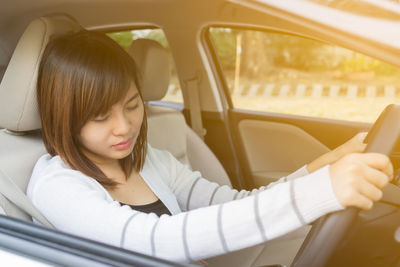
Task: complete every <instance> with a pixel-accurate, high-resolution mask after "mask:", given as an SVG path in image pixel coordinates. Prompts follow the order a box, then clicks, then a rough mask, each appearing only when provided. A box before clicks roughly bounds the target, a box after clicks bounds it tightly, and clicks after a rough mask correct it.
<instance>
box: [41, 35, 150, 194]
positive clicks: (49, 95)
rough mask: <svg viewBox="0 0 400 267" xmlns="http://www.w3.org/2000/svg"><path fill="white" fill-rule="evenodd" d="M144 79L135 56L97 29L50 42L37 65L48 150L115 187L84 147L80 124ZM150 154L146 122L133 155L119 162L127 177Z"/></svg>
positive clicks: (43, 124) (44, 139)
mask: <svg viewBox="0 0 400 267" xmlns="http://www.w3.org/2000/svg"><path fill="white" fill-rule="evenodd" d="M132 82H133V83H134V84H135V85H136V88H138V91H139V95H140V98H141V101H143V98H142V94H141V92H140V82H139V77H138V71H137V69H136V65H135V62H134V60H133V59H132V58H131V57H130V56H129V54H128V53H127V52H126V51H125V50H124V49H123V48H121V47H120V46H119V45H118V44H117V43H116V42H114V41H113V40H111V39H110V38H108V37H107V36H106V35H104V34H102V33H97V32H90V31H86V30H85V31H80V32H77V33H74V34H69V35H64V36H59V37H57V38H54V39H52V40H50V41H49V43H48V45H47V47H46V49H45V51H44V53H43V56H42V59H41V62H40V66H39V73H38V81H37V101H38V106H39V113H40V118H41V122H42V137H43V141H44V144H45V147H46V150H47V152H48V153H49V154H50V155H52V156H55V155H59V156H60V157H61V159H62V160H63V161H64V162H65V163H67V164H68V165H69V166H70V167H71V168H72V169H75V170H78V171H81V172H82V173H84V174H86V175H87V176H89V177H92V178H94V179H96V180H97V181H98V182H100V183H101V184H103V185H105V186H111V187H113V186H115V185H117V183H116V182H114V181H113V180H112V179H110V178H109V177H107V176H106V175H105V174H104V173H103V172H102V171H101V170H100V169H99V168H98V167H97V166H96V165H95V164H94V163H93V162H92V161H91V160H90V159H88V158H87V157H86V156H85V155H84V154H83V153H82V151H81V149H80V143H79V140H78V136H79V133H80V131H81V129H82V127H83V126H84V125H85V124H86V122H88V121H89V120H91V119H93V118H95V117H97V116H99V115H102V114H105V113H106V112H108V110H109V109H110V108H111V107H112V106H113V105H114V104H116V103H117V102H118V101H120V100H121V99H123V98H124V97H125V96H126V94H127V92H128V90H129V88H130V86H131V83H132ZM146 153H147V121H146V114H145V113H144V115H143V123H142V125H141V128H140V132H139V136H138V138H137V141H136V143H135V146H134V148H133V151H132V154H131V155H129V156H127V157H125V158H123V159H120V160H119V163H120V165H121V167H122V169H123V171H124V173H125V175H126V177H129V175H130V174H131V172H132V170H133V169H136V170H137V171H140V170H141V169H142V168H143V165H144V161H145V157H146Z"/></svg>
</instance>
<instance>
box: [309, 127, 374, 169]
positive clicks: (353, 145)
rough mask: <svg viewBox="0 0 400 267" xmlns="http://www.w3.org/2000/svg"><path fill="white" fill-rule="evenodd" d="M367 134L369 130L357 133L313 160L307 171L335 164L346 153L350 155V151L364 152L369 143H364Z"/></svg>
mask: <svg viewBox="0 0 400 267" xmlns="http://www.w3.org/2000/svg"><path fill="white" fill-rule="evenodd" d="M366 136H367V132H361V133H358V134H356V135H355V136H353V138H351V139H350V140H349V141H347V142H346V143H344V144H342V145H340V146H338V147H337V148H335V149H334V150H332V151H329V152H328V153H325V154H324V155H322V156H320V157H318V158H317V159H315V160H313V161H312V162H311V163H310V164H308V165H307V171H308V172H309V173H312V172H314V171H316V170H318V169H320V168H322V167H323V166H325V165H328V164H333V163H334V162H336V161H338V160H339V159H340V158H342V157H344V156H345V155H348V154H350V153H361V152H363V151H364V150H365V148H366V146H367V144H364V139H365V137H366Z"/></svg>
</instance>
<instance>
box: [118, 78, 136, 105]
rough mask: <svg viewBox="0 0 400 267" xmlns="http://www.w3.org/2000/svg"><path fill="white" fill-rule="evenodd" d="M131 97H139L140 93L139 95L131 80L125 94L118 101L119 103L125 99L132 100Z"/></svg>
mask: <svg viewBox="0 0 400 267" xmlns="http://www.w3.org/2000/svg"><path fill="white" fill-rule="evenodd" d="M135 96H136V97H135ZM133 97H135V99H137V98H139V97H140V95H139V90H138V88H137V87H136V84H135V83H134V82H131V84H130V87H129V89H128V90H127V92H126V94H125V96H124V97H123V98H122V99H121V100H120V101H119V103H125V102H127V101H130V100H132V98H133Z"/></svg>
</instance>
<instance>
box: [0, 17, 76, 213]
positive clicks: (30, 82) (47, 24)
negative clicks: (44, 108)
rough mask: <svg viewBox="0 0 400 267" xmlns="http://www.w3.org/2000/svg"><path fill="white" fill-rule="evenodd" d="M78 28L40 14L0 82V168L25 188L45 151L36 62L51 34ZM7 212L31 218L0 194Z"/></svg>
mask: <svg viewBox="0 0 400 267" xmlns="http://www.w3.org/2000/svg"><path fill="white" fill-rule="evenodd" d="M80 29H82V28H81V27H80V26H79V25H78V24H77V23H76V22H75V21H73V20H72V19H70V18H67V17H64V16H53V17H42V18H39V19H36V20H34V21H33V22H32V23H30V24H29V26H28V27H27V28H26V30H25V32H24V33H23V35H22V36H21V38H20V39H19V41H18V44H17V46H16V48H15V50H14V53H13V55H12V57H11V60H10V62H9V64H8V66H7V69H6V71H5V73H4V76H3V79H2V81H1V84H0V129H1V128H3V129H1V130H0V170H1V171H2V172H3V173H5V174H6V175H7V176H9V177H11V178H12V179H13V181H14V183H15V184H17V185H18V187H19V188H20V189H21V190H22V191H23V192H25V190H26V187H27V185H28V181H29V178H30V176H31V174H32V170H33V167H34V165H35V163H36V161H37V160H38V158H39V157H40V156H41V155H43V154H44V153H45V152H46V151H45V148H44V145H43V143H42V139H41V136H40V128H41V125H40V118H39V113H38V110H37V104H36V81H37V71H38V65H39V62H40V59H41V56H42V53H43V51H44V48H45V47H46V44H47V42H48V40H49V38H51V37H52V36H55V35H58V34H65V33H68V32H72V31H78V30H80ZM0 207H1V208H2V209H3V210H4V211H5V213H6V214H7V215H9V216H13V217H16V218H19V219H23V220H31V217H30V216H29V215H28V214H26V213H25V212H24V211H22V210H21V209H19V208H18V207H16V206H15V205H14V204H13V203H11V202H9V201H8V200H7V199H6V198H4V196H2V195H0Z"/></svg>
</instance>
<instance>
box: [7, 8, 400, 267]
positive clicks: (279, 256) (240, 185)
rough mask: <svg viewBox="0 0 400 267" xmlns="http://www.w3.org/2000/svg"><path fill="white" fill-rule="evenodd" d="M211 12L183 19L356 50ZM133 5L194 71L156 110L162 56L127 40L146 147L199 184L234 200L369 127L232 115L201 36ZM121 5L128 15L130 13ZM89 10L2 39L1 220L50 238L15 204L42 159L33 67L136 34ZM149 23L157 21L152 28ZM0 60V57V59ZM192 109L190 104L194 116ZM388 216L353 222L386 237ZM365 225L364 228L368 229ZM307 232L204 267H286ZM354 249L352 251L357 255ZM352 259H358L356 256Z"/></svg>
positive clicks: (252, 14) (324, 36) (184, 72)
mask: <svg viewBox="0 0 400 267" xmlns="http://www.w3.org/2000/svg"><path fill="white" fill-rule="evenodd" d="M84 2H86V1H84ZM149 2H152V1H149ZM220 2H223V1H215V3H214V2H213V1H207V3H208V4H209V5H210V8H209V10H212V12H209V13H207V12H206V11H208V9H207V8H205V7H203V6H202V4H201V3H200V4H199V3H197V4H193V5H192V6H191V5H190V4H182V5H183V6H184V7H185V8H187V9H188V10H189V9H190V10H191V13H190V14H194V13H195V12H193V10H196V9H200V10H202V11H204V14H207V15H204V16H205V18H204V19H205V20H209V21H216V24H217V25H218V23H221V24H223V23H226V24H227V25H229V24H230V23H233V21H238V25H239V27H240V26H246V27H249V28H252V29H259V28H261V27H262V26H265V25H266V24H268V25H270V26H269V27H270V28H271V29H273V30H275V29H280V28H282V27H283V28H285V29H287V32H289V33H292V32H294V33H300V34H303V35H304V36H316V38H319V39H321V40H323V41H327V42H328V41H332V42H333V43H339V44H341V45H344V46H350V47H351V46H353V47H358V44H359V40H357V39H355V38H343V39H340V38H338V39H335V38H334V37H332V36H333V35H334V34H332V33H335V34H336V32H335V31H334V30H332V31H331V30H330V29H329V30H324V28H323V27H321V26H320V25H317V26H315V25H314V26H315V27H310V28H307V27H305V26H304V25H306V24H304V25H302V24H299V21H298V20H292V19H289V18H286V19H287V20H285V19H283V18H285V16H286V13H285V12H282V13H279V12H277V11H276V10H274V11H273V12H271V13H270V14H269V16H270V19H269V20H268V21H266V20H265V14H263V13H262V12H259V11H254V10H250V9H241V8H239V5H236V4H232V3H225V2H224V3H223V4H221V3H220ZM85 4H87V3H85ZM135 4H136V5H137V6H136V7H137V9H136V10H135V15H136V16H137V18H136V19H137V20H138V21H145V22H146V25H150V26H152V27H161V28H163V26H166V27H165V29H164V30H165V31H166V32H167V33H168V34H169V35H170V36H174V37H175V39H173V38H171V39H170V41H171V47H175V48H174V49H175V50H174V51H172V52H173V55H174V60H175V61H176V62H178V63H181V65H183V66H189V65H191V64H188V62H190V63H193V64H192V65H193V68H188V69H182V68H181V69H180V70H179V73H178V74H179V75H178V76H179V80H180V83H181V84H182V87H183V90H182V94H183V98H184V100H185V101H184V103H183V104H182V105H179V106H178V108H176V105H175V106H174V105H169V104H165V103H163V102H160V100H161V99H162V98H163V97H164V95H165V94H166V93H167V90H168V87H169V85H170V79H171V77H170V75H171V66H170V64H171V62H170V59H169V55H168V54H167V52H166V50H165V48H163V47H162V46H161V45H160V44H159V43H158V42H156V41H152V40H147V39H138V40H135V41H133V43H132V45H131V46H130V47H129V49H128V52H129V54H130V55H131V56H132V57H133V58H134V60H135V62H136V64H137V65H138V69H139V71H140V72H141V76H142V77H141V78H142V88H141V89H142V94H143V98H144V101H145V104H146V115H147V120H148V141H149V143H150V144H151V145H152V146H153V147H155V148H159V149H166V150H168V151H170V152H171V153H172V154H173V155H174V156H175V157H176V158H177V159H178V160H180V161H181V162H183V163H184V164H188V165H189V166H190V167H191V168H192V169H193V170H198V171H200V172H201V173H202V175H203V177H205V178H207V179H208V180H210V181H213V182H216V183H218V184H220V185H228V186H232V187H234V188H236V189H239V190H240V189H251V188H254V187H258V186H261V185H265V184H268V183H269V182H272V181H275V180H276V179H277V178H279V177H282V176H285V175H287V174H289V173H290V172H292V171H294V170H296V169H297V168H299V167H301V166H303V165H304V164H305V163H307V162H310V161H311V160H312V159H314V158H316V157H317V156H319V155H321V154H323V153H325V152H327V151H329V150H330V149H333V148H335V147H336V146H338V145H339V144H341V143H343V142H344V141H346V140H347V139H348V138H350V137H351V136H352V135H354V134H355V133H357V132H359V131H362V130H367V129H369V127H370V126H371V124H369V123H350V122H343V121H330V120H324V119H318V118H309V117H304V116H291V115H287V114H273V113H259V112H249V111H246V110H241V109H234V108H231V107H232V103H230V101H231V100H229V99H226V98H224V97H220V96H221V95H224V94H225V95H226V91H227V85H226V80H224V79H222V78H220V77H221V76H222V75H221V73H222V67H221V66H220V65H218V64H215V65H211V66H210V65H207V64H206V61H207V59H208V58H215V57H216V55H215V54H213V52H212V50H211V49H210V50H207V49H205V48H204V47H212V46H213V44H212V42H211V41H210V39H209V37H208V36H207V35H206V33H205V31H200V30H199V29H198V28H196V29H193V30H192V31H190V30H188V29H187V28H185V26H184V25H181V24H180V23H179V20H178V19H177V20H176V21H175V20H169V19H167V14H166V13H167V12H164V11H163V5H164V4H160V5H159V6H157V8H154V14H152V17H147V16H146V14H145V12H141V11H142V10H146V7H147V4H145V3H141V4H140V3H136V1H135ZM165 4H167V3H165ZM126 5H127V6H129V4H126ZM132 5H133V4H132ZM149 5H150V4H149ZM90 7H93V6H90V5H88V6H87V7H86V6H85V8H83V9H82V11H77V10H72V11H71V13H72V14H74V16H75V15H76V16H77V18H79V22H78V21H77V20H75V18H74V17H71V16H69V15H66V14H59V13H56V14H53V13H51V12H50V13H49V14H48V15H45V16H43V13H46V12H37V14H39V13H40V16H37V14H36V13H35V14H34V15H32V16H31V17H34V18H35V19H32V20H31V22H29V23H25V22H24V23H21V24H18V25H14V28H17V29H19V30H16V31H15V32H16V33H14V32H12V33H10V36H11V37H12V38H10V39H13V40H15V45H14V44H13V42H11V43H12V45H10V47H11V49H10V51H13V52H10V53H9V55H5V57H4V58H5V59H4V60H3V61H4V62H7V63H6V64H0V65H1V66H0V79H1V77H2V80H1V83H0V175H3V176H7V177H9V178H10V179H11V183H10V184H6V185H3V184H0V189H1V190H2V191H0V214H5V215H7V216H10V217H14V218H18V219H21V220H24V221H27V222H32V217H34V218H35V219H36V220H38V221H40V222H42V224H45V225H47V226H48V227H50V228H51V225H50V224H46V220H45V218H41V217H40V216H41V215H40V213H39V212H38V211H37V210H35V208H34V207H32V206H31V205H30V204H29V203H27V201H26V199H24V196H23V195H21V194H20V193H21V192H22V194H23V193H24V192H25V190H26V187H27V184H28V181H29V177H30V176H31V173H32V169H33V166H34V164H35V163H36V161H37V159H38V158H39V157H40V156H41V155H43V154H44V153H46V151H45V148H44V146H43V143H42V140H41V136H40V120H39V116H38V111H37V104H36V96H35V91H36V79H37V71H38V64H39V62H40V58H41V54H42V53H43V50H44V49H45V47H46V44H47V42H48V40H49V39H50V38H52V37H53V36H56V35H60V34H65V33H68V32H74V31H78V30H80V29H82V27H83V26H84V27H85V28H87V29H89V30H98V31H102V32H109V31H112V30H125V29H131V28H135V27H139V28H140V27H141V25H140V23H138V25H136V24H135V22H131V16H132V14H131V13H130V12H128V9H127V8H126V6H125V5H116V6H115V7H114V9H115V11H118V12H117V13H118V18H116V17H113V16H111V15H110V16H109V17H107V18H106V16H104V18H103V17H101V16H100V15H99V18H98V21H96V19H94V18H93V16H90V17H89V16H88V18H85V14H84V12H85V11H87V9H88V8H90ZM136 7H135V8H136ZM96 8H98V9H97V11H98V13H99V14H108V8H109V7H108V5H107V4H105V3H103V2H102V3H100V4H99V5H98V7H96ZM49 10H50V9H49ZM66 10H68V8H67V9H66ZM50 11H51V10H50ZM275 12H277V13H275ZM179 13H180V14H176V17H177V18H180V19H187V20H188V21H189V19H188V18H187V17H186V15H185V14H183V13H184V12H179ZM188 14H189V12H188ZM282 14H283V15H282ZM168 15H171V14H168ZM172 15H175V14H172ZM153 17H154V18H156V19H153V20H152V18H153ZM217 18H218V19H217ZM85 19H86V21H85ZM166 21H168V23H167V22H166ZM177 21H178V22H177ZM191 21H195V22H192V23H193V24H194V25H196V26H198V27H200V26H201V27H205V28H207V27H209V26H210V25H211V24H212V23H208V22H207V23H208V24H207V23H205V22H203V21H202V18H200V16H199V17H197V16H194V17H193V18H192V20H191ZM163 23H164V24H163ZM307 23H308V22H307ZM81 24H82V25H83V26H81ZM160 25H161V26H160ZM199 25H200V26H199ZM282 25H283V26H282ZM281 26H282V27H281ZM0 28H1V27H0ZM172 29H173V30H172ZM179 31H181V32H179ZM182 32H184V33H185V38H183V37H182V36H183V35H182ZM199 32H200V33H199ZM19 33H21V34H19ZM330 34H332V36H331V35H330ZM12 35H15V36H12ZM199 35H201V37H200V36H199ZM203 35H204V36H203ZM343 36H344V35H343ZM199 38H202V40H203V39H204V40H205V41H204V43H202V44H204V47H203V46H201V45H198V43H196V45H198V46H199V47H200V48H199V49H198V50H199V51H197V50H194V47H195V46H190V45H189V43H190V41H193V40H198V39H199ZM16 40H18V42H17V41H16ZM0 45H1V43H0ZM368 45H369V44H368V43H367V44H366V45H364V46H362V47H361V46H360V47H359V50H360V51H361V52H367V51H368ZM14 46H15V49H14ZM371 47H372V45H371ZM182 48H184V49H182ZM179 49H181V51H182V53H181V54H179V53H177V50H179ZM371 51H378V52H379V53H377V54H379V55H380V57H381V58H383V59H389V60H392V61H393V62H394V61H395V59H394V58H390V56H388V54H385V52H384V49H382V48H381V49H378V50H374V49H372V50H371ZM0 52H1V51H0ZM1 56H2V55H1V54H0V58H1ZM8 56H9V58H7V57H8ZM0 63H3V62H0ZM185 64H186V65H185ZM192 65H191V66H192ZM199 66H201V67H199ZM210 77H217V78H215V79H213V78H210ZM218 77H219V78H218ZM191 88H192V89H194V90H191ZM198 88H201V90H200V95H193V92H191V91H196V89H198ZM194 102H197V107H196V104H194ZM198 105H200V107H199V106H198ZM226 107H228V108H226ZM196 108H197V109H199V108H201V117H202V119H201V120H200V121H202V122H203V125H204V128H205V129H206V130H207V134H206V135H205V136H203V135H202V134H201V132H202V130H203V125H201V124H200V126H199V125H197V126H196V122H198V119H196V115H193V113H192V112H193V110H196ZM199 132H200V134H199ZM203 134H204V132H203ZM397 150H398V149H397ZM397 150H396V151H397ZM399 155H400V154H398V153H397V154H396V153H394V154H393V155H392V159H394V161H399V158H400V156H399ZM15 186H16V187H17V188H18V189H19V190H20V193H19V194H17V193H16V191H15V190H16V189H15ZM396 201H397V200H396ZM396 201H394V202H396ZM392 208H393V207H392ZM392 208H388V207H383V206H382V205H381V211H378V212H377V213H375V215H370V216H369V217H368V216H367V215H362V216H363V217H362V218H364V219H365V220H367V221H368V222H371V221H372V222H376V221H377V218H378V217H379V216H386V215H387V214H389V215H388V216H386V219H387V220H386V221H385V223H383V226H382V225H380V224H379V223H376V224H375V226H377V225H378V226H379V227H386V226H387V225H388V224H390V220H395V219H398V216H399V215H398V213H399V212H398V208H397V209H392ZM382 210H384V211H382ZM382 214H385V215H382ZM390 216H392V217H390ZM396 216H397V217H396ZM38 218H39V219H38ZM369 225H371V224H368V225H367V226H369ZM310 228H311V226H306V227H303V228H301V229H299V230H298V231H295V232H293V233H291V234H289V235H286V236H284V237H282V238H278V239H275V240H272V241H270V242H268V243H267V244H263V245H259V246H256V247H252V248H248V249H244V250H241V251H237V252H233V253H229V254H227V255H223V256H219V257H215V258H212V259H207V260H206V261H207V262H208V263H209V264H210V265H211V266H267V265H273V264H281V265H285V266H289V265H290V264H291V263H292V262H293V259H294V258H295V256H296V253H297V252H298V251H299V249H300V248H301V246H302V243H303V241H304V238H305V236H306V235H307V233H308V232H309V230H310ZM362 233H363V232H360V233H358V232H357V235H359V236H361V234H362ZM375 237H376V236H374V238H375ZM364 241H365V240H364ZM359 242H361V243H362V242H363V239H362V238H359ZM364 243H368V242H364ZM359 244H360V243H356V245H359ZM391 244H392V243H391ZM396 248H397V247H392V250H390V253H393V251H394V250H393V249H396ZM359 252H360V253H363V251H362V250H360V251H359ZM379 253H380V254H379ZM384 253H385V252H384V251H381V250H380V251H378V252H377V254H379V255H378V256H380V255H383V254H384ZM388 253H389V252H388ZM378 256H377V257H378ZM333 266H334V265H333Z"/></svg>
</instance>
